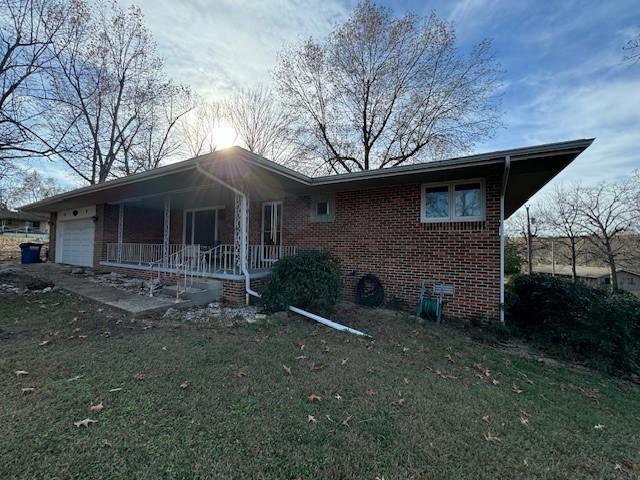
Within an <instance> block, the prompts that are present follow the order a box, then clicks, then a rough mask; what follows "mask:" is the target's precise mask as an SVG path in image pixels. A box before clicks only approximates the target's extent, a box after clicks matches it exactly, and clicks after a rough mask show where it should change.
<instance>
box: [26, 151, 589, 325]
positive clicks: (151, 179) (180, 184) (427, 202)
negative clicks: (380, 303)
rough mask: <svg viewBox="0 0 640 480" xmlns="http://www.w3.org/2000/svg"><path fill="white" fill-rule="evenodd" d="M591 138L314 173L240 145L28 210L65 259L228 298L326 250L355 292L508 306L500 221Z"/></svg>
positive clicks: (462, 311) (485, 310)
mask: <svg viewBox="0 0 640 480" xmlns="http://www.w3.org/2000/svg"><path fill="white" fill-rule="evenodd" d="M591 142H592V139H587V140H574V141H568V142H562V143H554V144H547V145H539V146H533V147H525V148H518V149H513V150H505V151H499V152H492V153H487V154H482V155H473V156H467V157H461V158H452V159H448V160H442V161H433V162H428V163H422V164H416V165H407V166H400V167H394V168H387V169H377V170H370V171H364V172H356V173H347V174H341V175H330V176H323V177H314V178H311V177H307V176H306V175H303V174H301V173H298V172H296V171H293V170H290V169H287V168H285V167H283V166H281V165H278V164H276V163H274V162H271V161H269V160H267V159H265V158H263V157H261V156H258V155H255V154H253V153H251V152H248V151H247V150H244V149H242V148H239V147H231V148H228V149H225V150H221V151H218V152H215V153H212V154H208V155H203V156H200V157H196V158H192V159H190V160H186V161H182V162H179V163H174V164H171V165H167V166H165V167H161V168H157V169H155V170H152V171H148V172H143V173H139V174H136V175H131V176H129V177H125V178H119V179H116V180H112V181H109V182H105V183H102V184H99V185H92V186H88V187H84V188H79V189H77V190H73V191H70V192H66V193H63V194H60V195H56V196H53V197H51V198H48V199H46V200H43V201H40V202H37V203H34V204H31V205H28V206H26V207H24V208H23V210H24V211H31V212H46V213H49V214H50V215H51V221H50V225H51V246H50V249H51V255H50V258H51V259H54V260H55V262H57V263H63V264H69V265H81V266H88V267H99V268H101V269H106V270H112V271H122V272H126V273H127V274H129V275H134V276H142V277H147V278H148V277H149V276H150V275H152V274H153V273H154V272H162V273H166V274H172V273H173V274H176V273H185V272H187V271H188V273H190V274H191V275H195V276H198V277H205V278H208V279H211V281H215V280H217V281H220V282H222V297H223V300H224V301H227V302H242V301H244V300H245V295H246V298H248V295H247V293H250V292H252V291H253V290H254V289H259V287H260V282H261V280H262V279H263V278H264V277H265V276H266V275H268V274H269V269H270V268H271V266H272V265H273V263H274V262H275V261H277V260H278V259H279V258H282V257H283V256H286V255H291V254H293V253H294V252H295V251H300V250H303V249H322V250H329V251H331V252H333V253H334V254H335V255H336V256H337V257H338V258H339V260H340V264H341V269H342V276H343V279H344V284H345V289H344V297H345V298H347V299H353V298H354V290H355V285H356V284H357V282H358V280H359V279H360V278H361V277H362V276H363V275H365V274H369V273H371V274H374V275H376V276H377V277H378V278H379V279H380V280H381V282H382V284H383V286H384V289H385V298H386V299H387V300H391V299H395V300H396V301H399V302H400V303H401V304H402V305H404V307H405V308H406V309H410V310H412V309H415V306H416V304H417V301H418V296H419V292H420V289H421V284H422V282H423V281H426V282H427V285H431V284H434V283H445V284H448V285H452V286H454V287H455V293H454V294H453V295H451V297H450V298H449V304H448V306H447V311H448V314H449V315H453V316H458V317H469V316H472V315H478V314H480V315H488V316H493V317H497V316H499V315H500V313H501V308H500V305H501V303H502V302H501V298H503V297H501V295H503V287H502V285H503V282H502V275H501V271H502V270H501V263H502V261H503V255H502V252H503V242H504V237H503V236H502V235H501V232H502V228H501V225H502V224H503V221H504V219H505V218H508V217H509V216H510V215H511V214H512V213H513V212H515V211H516V210H517V209H518V208H519V207H520V206H522V205H523V204H524V203H525V202H526V201H527V200H528V199H529V198H530V197H531V196H532V195H533V194H534V193H536V192H537V191H538V190H539V189H540V188H542V187H543V186H544V185H545V184H546V183H547V182H549V181H550V180H551V179H552V178H553V177H554V176H555V175H557V174H558V173H559V172H560V171H561V170H563V169H564V168H565V167H566V166H567V165H568V164H569V163H571V162H572V161H573V160H574V159H575V158H576V157H577V156H578V155H579V154H580V153H582V152H583V151H584V150H585V149H586V148H587V147H588V146H589V145H590V144H591Z"/></svg>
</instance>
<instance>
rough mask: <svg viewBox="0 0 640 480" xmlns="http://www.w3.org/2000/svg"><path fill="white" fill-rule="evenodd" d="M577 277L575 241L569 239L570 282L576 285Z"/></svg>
mask: <svg viewBox="0 0 640 480" xmlns="http://www.w3.org/2000/svg"><path fill="white" fill-rule="evenodd" d="M577 277H578V275H577V272H576V239H575V238H571V281H572V282H573V283H576V278H577Z"/></svg>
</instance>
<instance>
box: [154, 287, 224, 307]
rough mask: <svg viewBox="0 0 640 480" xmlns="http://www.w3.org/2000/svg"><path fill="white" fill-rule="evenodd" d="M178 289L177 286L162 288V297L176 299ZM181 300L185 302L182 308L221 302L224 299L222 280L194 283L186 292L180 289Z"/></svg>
mask: <svg viewBox="0 0 640 480" xmlns="http://www.w3.org/2000/svg"><path fill="white" fill-rule="evenodd" d="M176 289H177V286H176V285H168V286H165V287H162V290H161V291H160V295H162V296H163V297H167V298H172V299H175V298H176ZM180 298H181V299H182V300H185V302H183V303H182V304H181V306H182V307H187V306H192V305H206V304H208V303H211V302H219V301H220V300H221V299H222V282H221V281H220V280H207V281H198V282H193V285H192V286H190V287H188V288H187V289H186V290H183V289H182V288H180Z"/></svg>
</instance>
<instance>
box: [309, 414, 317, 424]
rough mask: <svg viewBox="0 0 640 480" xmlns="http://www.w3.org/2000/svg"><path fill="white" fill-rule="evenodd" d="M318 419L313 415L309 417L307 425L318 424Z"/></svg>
mask: <svg viewBox="0 0 640 480" xmlns="http://www.w3.org/2000/svg"><path fill="white" fill-rule="evenodd" d="M316 422H317V420H316V417H314V416H313V415H307V423H316Z"/></svg>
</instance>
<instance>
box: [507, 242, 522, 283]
mask: <svg viewBox="0 0 640 480" xmlns="http://www.w3.org/2000/svg"><path fill="white" fill-rule="evenodd" d="M521 269H522V258H521V257H520V254H519V253H518V247H517V245H516V244H515V243H513V242H511V241H509V240H507V243H506V244H505V246H504V274H505V275H516V274H518V273H520V271H521Z"/></svg>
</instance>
